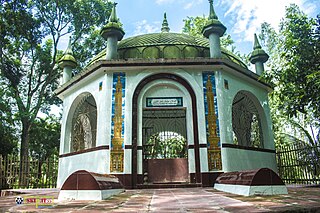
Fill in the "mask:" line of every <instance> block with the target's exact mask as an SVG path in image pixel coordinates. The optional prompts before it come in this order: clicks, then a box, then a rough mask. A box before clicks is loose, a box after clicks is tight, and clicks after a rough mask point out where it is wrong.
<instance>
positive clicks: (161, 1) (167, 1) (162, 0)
mask: <svg viewBox="0 0 320 213" xmlns="http://www.w3.org/2000/svg"><path fill="white" fill-rule="evenodd" d="M173 2H174V0H156V3H157V4H159V5H161V4H170V3H173Z"/></svg>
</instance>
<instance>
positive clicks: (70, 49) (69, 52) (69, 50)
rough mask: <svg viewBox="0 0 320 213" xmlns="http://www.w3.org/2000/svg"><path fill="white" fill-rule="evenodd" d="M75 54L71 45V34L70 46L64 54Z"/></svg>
mask: <svg viewBox="0 0 320 213" xmlns="http://www.w3.org/2000/svg"><path fill="white" fill-rule="evenodd" d="M67 54H68V55H73V51H72V47H71V36H69V42H68V47H67V49H66V51H65V52H64V55H67Z"/></svg>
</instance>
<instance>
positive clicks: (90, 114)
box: [71, 94, 97, 152]
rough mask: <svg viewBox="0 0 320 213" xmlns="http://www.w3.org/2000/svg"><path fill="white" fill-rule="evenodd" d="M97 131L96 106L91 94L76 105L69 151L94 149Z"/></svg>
mask: <svg viewBox="0 0 320 213" xmlns="http://www.w3.org/2000/svg"><path fill="white" fill-rule="evenodd" d="M96 131H97V105H96V102H95V100H94V98H93V96H92V95H91V94H88V95H86V96H85V97H83V98H82V100H81V101H80V102H79V103H78V106H77V107H76V109H75V112H74V114H73V118H72V129H71V151H72V152H76V151H80V150H83V149H88V148H92V147H95V145H96Z"/></svg>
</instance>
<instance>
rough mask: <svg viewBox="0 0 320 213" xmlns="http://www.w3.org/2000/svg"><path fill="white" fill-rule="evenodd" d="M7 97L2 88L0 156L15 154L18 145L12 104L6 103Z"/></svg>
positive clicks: (0, 93) (0, 96) (0, 90)
mask: <svg viewBox="0 0 320 213" xmlns="http://www.w3.org/2000/svg"><path fill="white" fill-rule="evenodd" d="M5 96H6V95H5V91H4V90H3V88H2V87H1V86H0V155H2V156H5V155H8V154H11V153H13V152H14V151H15V149H16V148H17V145H18V144H17V142H18V140H17V137H16V131H15V129H14V128H13V125H14V122H13V119H12V113H11V109H10V104H8V103H7V102H6V101H4V97H5Z"/></svg>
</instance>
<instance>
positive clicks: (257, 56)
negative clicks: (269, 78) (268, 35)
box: [249, 34, 269, 75]
mask: <svg viewBox="0 0 320 213" xmlns="http://www.w3.org/2000/svg"><path fill="white" fill-rule="evenodd" d="M268 59H269V55H268V54H267V53H266V52H265V51H264V50H263V49H262V48H261V45H260V44H259V40H258V37H257V35H256V34H254V45H253V51H252V53H251V56H250V58H249V60H250V62H251V63H252V64H254V65H255V68H256V73H257V74H258V75H262V73H263V72H264V66H263V63H265V62H266V61H267V60H268Z"/></svg>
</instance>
